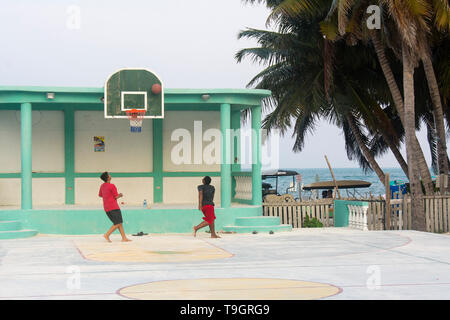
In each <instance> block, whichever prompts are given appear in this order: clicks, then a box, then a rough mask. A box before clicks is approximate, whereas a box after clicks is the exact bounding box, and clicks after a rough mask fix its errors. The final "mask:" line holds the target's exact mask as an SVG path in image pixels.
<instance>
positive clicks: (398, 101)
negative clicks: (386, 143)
mask: <svg viewBox="0 0 450 320" xmlns="http://www.w3.org/2000/svg"><path fill="white" fill-rule="evenodd" d="M370 35H371V39H372V43H373V45H374V47H375V51H376V54H377V57H378V61H379V63H380V66H381V68H382V70H383V74H384V76H385V78H386V81H387V84H388V86H389V90H390V91H391V94H392V98H393V99H394V103H395V107H396V109H397V112H398V114H399V115H400V121H401V122H402V124H403V127H404V128H405V130H406V126H405V108H404V105H403V98H402V95H401V93H400V89H399V88H398V86H397V82H396V81H395V78H394V74H393V72H392V69H391V67H390V65H389V62H388V60H387V58H386V54H385V52H384V46H383V45H382V44H381V42H380V39H379V38H378V35H377V33H376V32H375V31H370ZM411 138H412V140H411V141H410V143H411V144H412V146H409V148H410V151H413V150H415V152H416V155H415V157H414V158H416V159H417V165H418V168H419V170H420V175H421V176H422V181H423V184H424V187H425V192H426V194H427V195H432V194H434V187H433V180H432V178H431V174H430V169H429V168H428V165H427V162H426V160H425V156H424V154H423V151H422V148H421V147H420V144H419V141H418V140H417V137H416V135H415V134H414V135H413V136H412V137H411ZM407 148H408V146H407ZM410 167H411V164H410V163H409V161H408V168H410Z"/></svg>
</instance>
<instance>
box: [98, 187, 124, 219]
mask: <svg viewBox="0 0 450 320" xmlns="http://www.w3.org/2000/svg"><path fill="white" fill-rule="evenodd" d="M98 195H99V196H100V197H102V198H103V208H104V209H105V211H106V212H109V211H111V210H117V209H120V207H119V205H118V203H117V199H116V197H117V196H118V195H119V194H118V193H117V188H116V186H115V185H113V184H112V183H107V182H105V183H104V184H102V185H101V187H100V191H99V192H98Z"/></svg>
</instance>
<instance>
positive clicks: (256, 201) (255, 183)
mask: <svg viewBox="0 0 450 320" xmlns="http://www.w3.org/2000/svg"><path fill="white" fill-rule="evenodd" d="M261 113H262V110H261V106H259V107H256V108H253V109H252V130H254V131H255V133H256V134H255V135H252V137H255V138H256V141H252V204H253V205H256V206H258V205H262V177H261V168H262V165H261Z"/></svg>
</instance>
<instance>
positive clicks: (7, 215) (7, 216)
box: [0, 210, 21, 221]
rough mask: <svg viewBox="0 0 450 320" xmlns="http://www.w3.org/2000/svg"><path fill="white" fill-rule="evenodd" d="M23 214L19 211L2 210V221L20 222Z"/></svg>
mask: <svg viewBox="0 0 450 320" xmlns="http://www.w3.org/2000/svg"><path fill="white" fill-rule="evenodd" d="M20 216H21V213H20V212H19V211H8V210H5V211H2V210H0V221H11V220H13V221H16V220H20Z"/></svg>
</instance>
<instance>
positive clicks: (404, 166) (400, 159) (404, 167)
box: [383, 133, 409, 179]
mask: <svg viewBox="0 0 450 320" xmlns="http://www.w3.org/2000/svg"><path fill="white" fill-rule="evenodd" d="M383 139H384V140H385V141H386V143H387V144H388V145H389V148H390V149H391V151H392V154H393V155H394V157H395V159H397V162H398V163H399V164H400V167H401V168H402V170H403V172H404V173H405V175H406V177H407V178H408V179H409V169H408V164H407V163H406V161H405V159H404V158H403V156H402V154H401V153H400V150H398V148H397V146H396V145H395V144H394V142H392V140H391V138H390V137H389V136H387V135H385V134H384V133H383Z"/></svg>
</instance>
